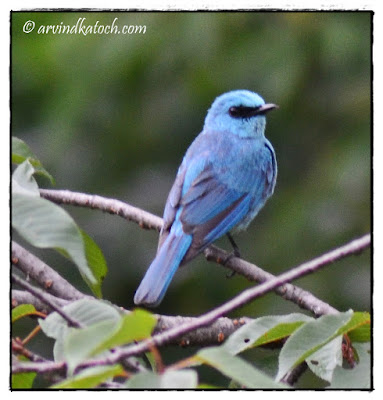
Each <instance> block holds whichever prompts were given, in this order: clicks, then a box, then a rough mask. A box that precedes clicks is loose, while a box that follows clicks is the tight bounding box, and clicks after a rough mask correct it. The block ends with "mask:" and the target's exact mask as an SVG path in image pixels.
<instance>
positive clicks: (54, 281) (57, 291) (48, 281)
mask: <svg viewBox="0 0 383 400" xmlns="http://www.w3.org/2000/svg"><path fill="white" fill-rule="evenodd" d="M12 264H13V265H14V266H15V267H17V268H18V269H20V270H21V271H23V272H24V273H25V274H26V275H27V276H28V277H31V278H32V279H34V280H35V281H36V282H37V283H38V284H39V285H40V286H41V287H43V288H44V289H45V290H46V291H47V292H48V293H51V294H53V295H55V296H58V297H61V298H62V299H67V300H77V299H81V298H83V297H84V296H85V295H84V294H83V293H81V292H80V291H79V290H77V289H76V288H75V287H74V286H72V285H71V284H70V283H69V282H68V281H67V280H66V279H64V278H63V277H62V276H61V275H60V274H58V273H57V272H56V271H55V270H53V269H52V268H51V267H49V266H48V265H47V264H45V263H44V262H43V261H42V260H40V259H39V258H37V257H36V256H35V255H33V254H32V253H30V252H29V251H27V250H26V249H24V247H22V246H20V245H19V244H18V243H16V242H14V241H12Z"/></svg>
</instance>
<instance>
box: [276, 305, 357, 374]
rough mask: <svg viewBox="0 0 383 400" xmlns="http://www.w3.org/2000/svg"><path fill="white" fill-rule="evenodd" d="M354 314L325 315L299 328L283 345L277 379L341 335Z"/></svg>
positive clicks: (348, 312) (349, 312) (350, 312)
mask: <svg viewBox="0 0 383 400" xmlns="http://www.w3.org/2000/svg"><path fill="white" fill-rule="evenodd" d="M352 315H353V313H352V311H347V312H345V313H339V314H336V315H324V316H322V317H320V318H318V319H316V320H314V321H311V322H307V323H306V324H304V325H302V326H301V327H300V328H298V329H297V330H296V331H295V332H294V333H293V334H292V335H291V336H290V337H289V338H288V339H287V341H286V343H285V345H284V346H283V347H282V350H281V352H280V355H279V371H278V374H277V378H276V379H277V380H280V379H282V378H283V376H284V375H285V374H286V373H287V372H288V371H290V370H291V369H292V368H294V367H295V366H297V365H298V364H300V363H301V362H303V361H304V360H305V359H306V358H308V357H309V356H310V355H311V354H313V353H315V352H316V351H317V350H319V349H320V348H321V347H323V346H324V345H326V344H327V343H329V342H330V341H331V340H333V339H334V338H335V337H337V336H339V335H341V334H342V327H345V326H346V325H347V323H348V322H349V321H350V320H351V318H352Z"/></svg>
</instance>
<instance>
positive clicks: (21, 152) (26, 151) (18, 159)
mask: <svg viewBox="0 0 383 400" xmlns="http://www.w3.org/2000/svg"><path fill="white" fill-rule="evenodd" d="M26 160H28V161H29V162H30V163H31V164H32V165H33V166H34V167H35V170H36V173H38V174H40V175H43V176H45V177H47V178H48V179H49V180H50V181H51V183H52V184H54V183H55V181H54V179H53V177H52V175H51V174H50V173H49V172H48V171H47V170H46V169H45V168H44V167H43V166H42V164H41V162H40V161H39V160H38V159H37V158H36V156H35V155H34V154H33V153H32V151H31V150H30V148H29V147H28V145H27V144H26V143H25V142H23V141H22V140H21V139H19V138H17V137H15V136H12V163H13V164H22V163H23V162H24V161H26Z"/></svg>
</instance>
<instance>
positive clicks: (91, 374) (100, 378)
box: [51, 365, 124, 389]
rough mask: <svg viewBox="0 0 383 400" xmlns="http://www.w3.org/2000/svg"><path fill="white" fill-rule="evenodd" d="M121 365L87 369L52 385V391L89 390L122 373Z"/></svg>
mask: <svg viewBox="0 0 383 400" xmlns="http://www.w3.org/2000/svg"><path fill="white" fill-rule="evenodd" d="M123 370H124V369H123V368H122V366H121V365H112V366H105V367H104V366H102V367H93V368H87V369H85V370H83V371H81V372H79V373H78V374H77V375H75V376H73V377H71V378H68V379H65V380H64V381H61V382H60V383H58V384H56V385H53V386H52V387H51V388H52V389H90V388H94V387H97V386H98V385H99V384H100V383H103V382H105V381H107V380H108V379H111V378H113V377H115V376H116V375H119V374H121V373H122V372H123Z"/></svg>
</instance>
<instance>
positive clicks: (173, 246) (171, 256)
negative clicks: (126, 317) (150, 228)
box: [134, 229, 192, 307]
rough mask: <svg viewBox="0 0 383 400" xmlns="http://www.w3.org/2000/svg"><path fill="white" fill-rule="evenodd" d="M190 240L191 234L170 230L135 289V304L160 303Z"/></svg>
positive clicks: (152, 305)
mask: <svg viewBox="0 0 383 400" xmlns="http://www.w3.org/2000/svg"><path fill="white" fill-rule="evenodd" d="M181 230H182V229H181ZM191 242H192V236H191V235H186V234H185V233H183V232H170V234H169V236H168V237H167V238H166V240H165V242H164V243H163V244H162V246H161V248H160V249H159V251H158V253H157V255H156V258H155V259H154V260H153V261H152V263H151V264H150V267H149V268H148V270H147V271H146V274H145V276H144V279H143V280H142V282H141V284H140V286H139V287H138V289H137V291H136V294H135V296H134V303H135V304H145V305H147V306H151V307H155V306H157V305H158V304H160V302H161V300H162V299H163V297H164V295H165V292H166V289H167V288H168V286H169V284H170V282H171V280H172V278H173V276H174V274H175V272H176V271H177V268H178V266H179V265H180V263H181V261H182V259H183V257H184V255H185V254H186V252H187V251H188V249H189V247H190V245H191Z"/></svg>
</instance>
